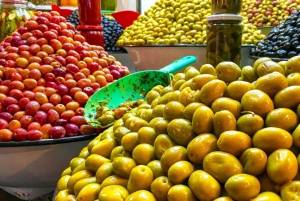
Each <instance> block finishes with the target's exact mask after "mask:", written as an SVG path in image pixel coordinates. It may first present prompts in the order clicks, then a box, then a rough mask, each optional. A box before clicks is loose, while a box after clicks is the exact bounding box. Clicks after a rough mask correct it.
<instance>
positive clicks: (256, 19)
mask: <svg viewBox="0 0 300 201" xmlns="http://www.w3.org/2000/svg"><path fill="white" fill-rule="evenodd" d="M299 8H300V1H299V0H271V1H270V0H269V1H267V0H247V1H243V12H242V15H243V16H246V17H247V18H248V19H249V22H250V23H252V24H253V25H255V26H257V27H262V26H277V25H278V24H280V23H281V22H282V21H284V20H286V19H287V17H288V16H290V15H291V14H292V13H294V12H295V11H297V10H298V9H299Z"/></svg>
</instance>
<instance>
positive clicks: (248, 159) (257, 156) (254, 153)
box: [239, 148, 268, 176]
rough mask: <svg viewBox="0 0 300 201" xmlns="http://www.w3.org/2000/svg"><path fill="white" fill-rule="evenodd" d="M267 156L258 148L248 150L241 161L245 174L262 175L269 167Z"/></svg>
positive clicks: (241, 157)
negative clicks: (267, 166)
mask: <svg viewBox="0 0 300 201" xmlns="http://www.w3.org/2000/svg"><path fill="white" fill-rule="evenodd" d="M267 158H268V157H267V154H266V153H265V152H264V151H263V150H261V149H258V148H249V149H246V150H245V151H244V152H243V153H242V155H241V156H240V158H239V160H240V162H241V164H242V165H243V167H244V173H246V174H251V175H254V176H257V175H260V174H261V173H263V171H264V170H265V168H266V165H267Z"/></svg>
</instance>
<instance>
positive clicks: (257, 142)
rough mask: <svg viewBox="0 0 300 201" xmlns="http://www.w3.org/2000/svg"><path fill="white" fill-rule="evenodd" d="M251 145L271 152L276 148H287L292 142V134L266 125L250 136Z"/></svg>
mask: <svg viewBox="0 0 300 201" xmlns="http://www.w3.org/2000/svg"><path fill="white" fill-rule="evenodd" d="M252 143H253V147H255V148H259V149H261V150H263V151H264V152H266V153H267V154H268V153H271V152H273V151H275V150H277V149H289V148H291V146H292V144H293V137H292V135H291V134H290V133H289V132H287V131H286V130H283V129H281V128H276V127H267V128H263V129H261V130H259V131H257V132H256V133H255V134H254V136H253V137H252Z"/></svg>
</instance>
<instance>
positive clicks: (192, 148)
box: [187, 133, 218, 164]
mask: <svg viewBox="0 0 300 201" xmlns="http://www.w3.org/2000/svg"><path fill="white" fill-rule="evenodd" d="M217 150H218V147H217V137H216V136H215V135H213V134H210V133H204V134H200V135H198V136H197V137H195V138H194V139H193V140H192V141H191V142H190V143H189V144H188V146H187V156H188V158H189V160H190V161H191V162H193V163H196V164H202V162H203V159H204V157H205V156H206V155H207V154H208V153H210V152H213V151H217Z"/></svg>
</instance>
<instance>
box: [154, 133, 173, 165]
mask: <svg viewBox="0 0 300 201" xmlns="http://www.w3.org/2000/svg"><path fill="white" fill-rule="evenodd" d="M175 145H176V143H175V142H174V141H173V140H172V139H171V138H170V137H169V136H168V135H166V134H160V135H158V136H157V137H156V139H155V141H154V153H155V156H156V158H157V159H161V156H162V155H163V153H164V152H165V151H166V150H167V149H169V148H170V147H173V146H175Z"/></svg>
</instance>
